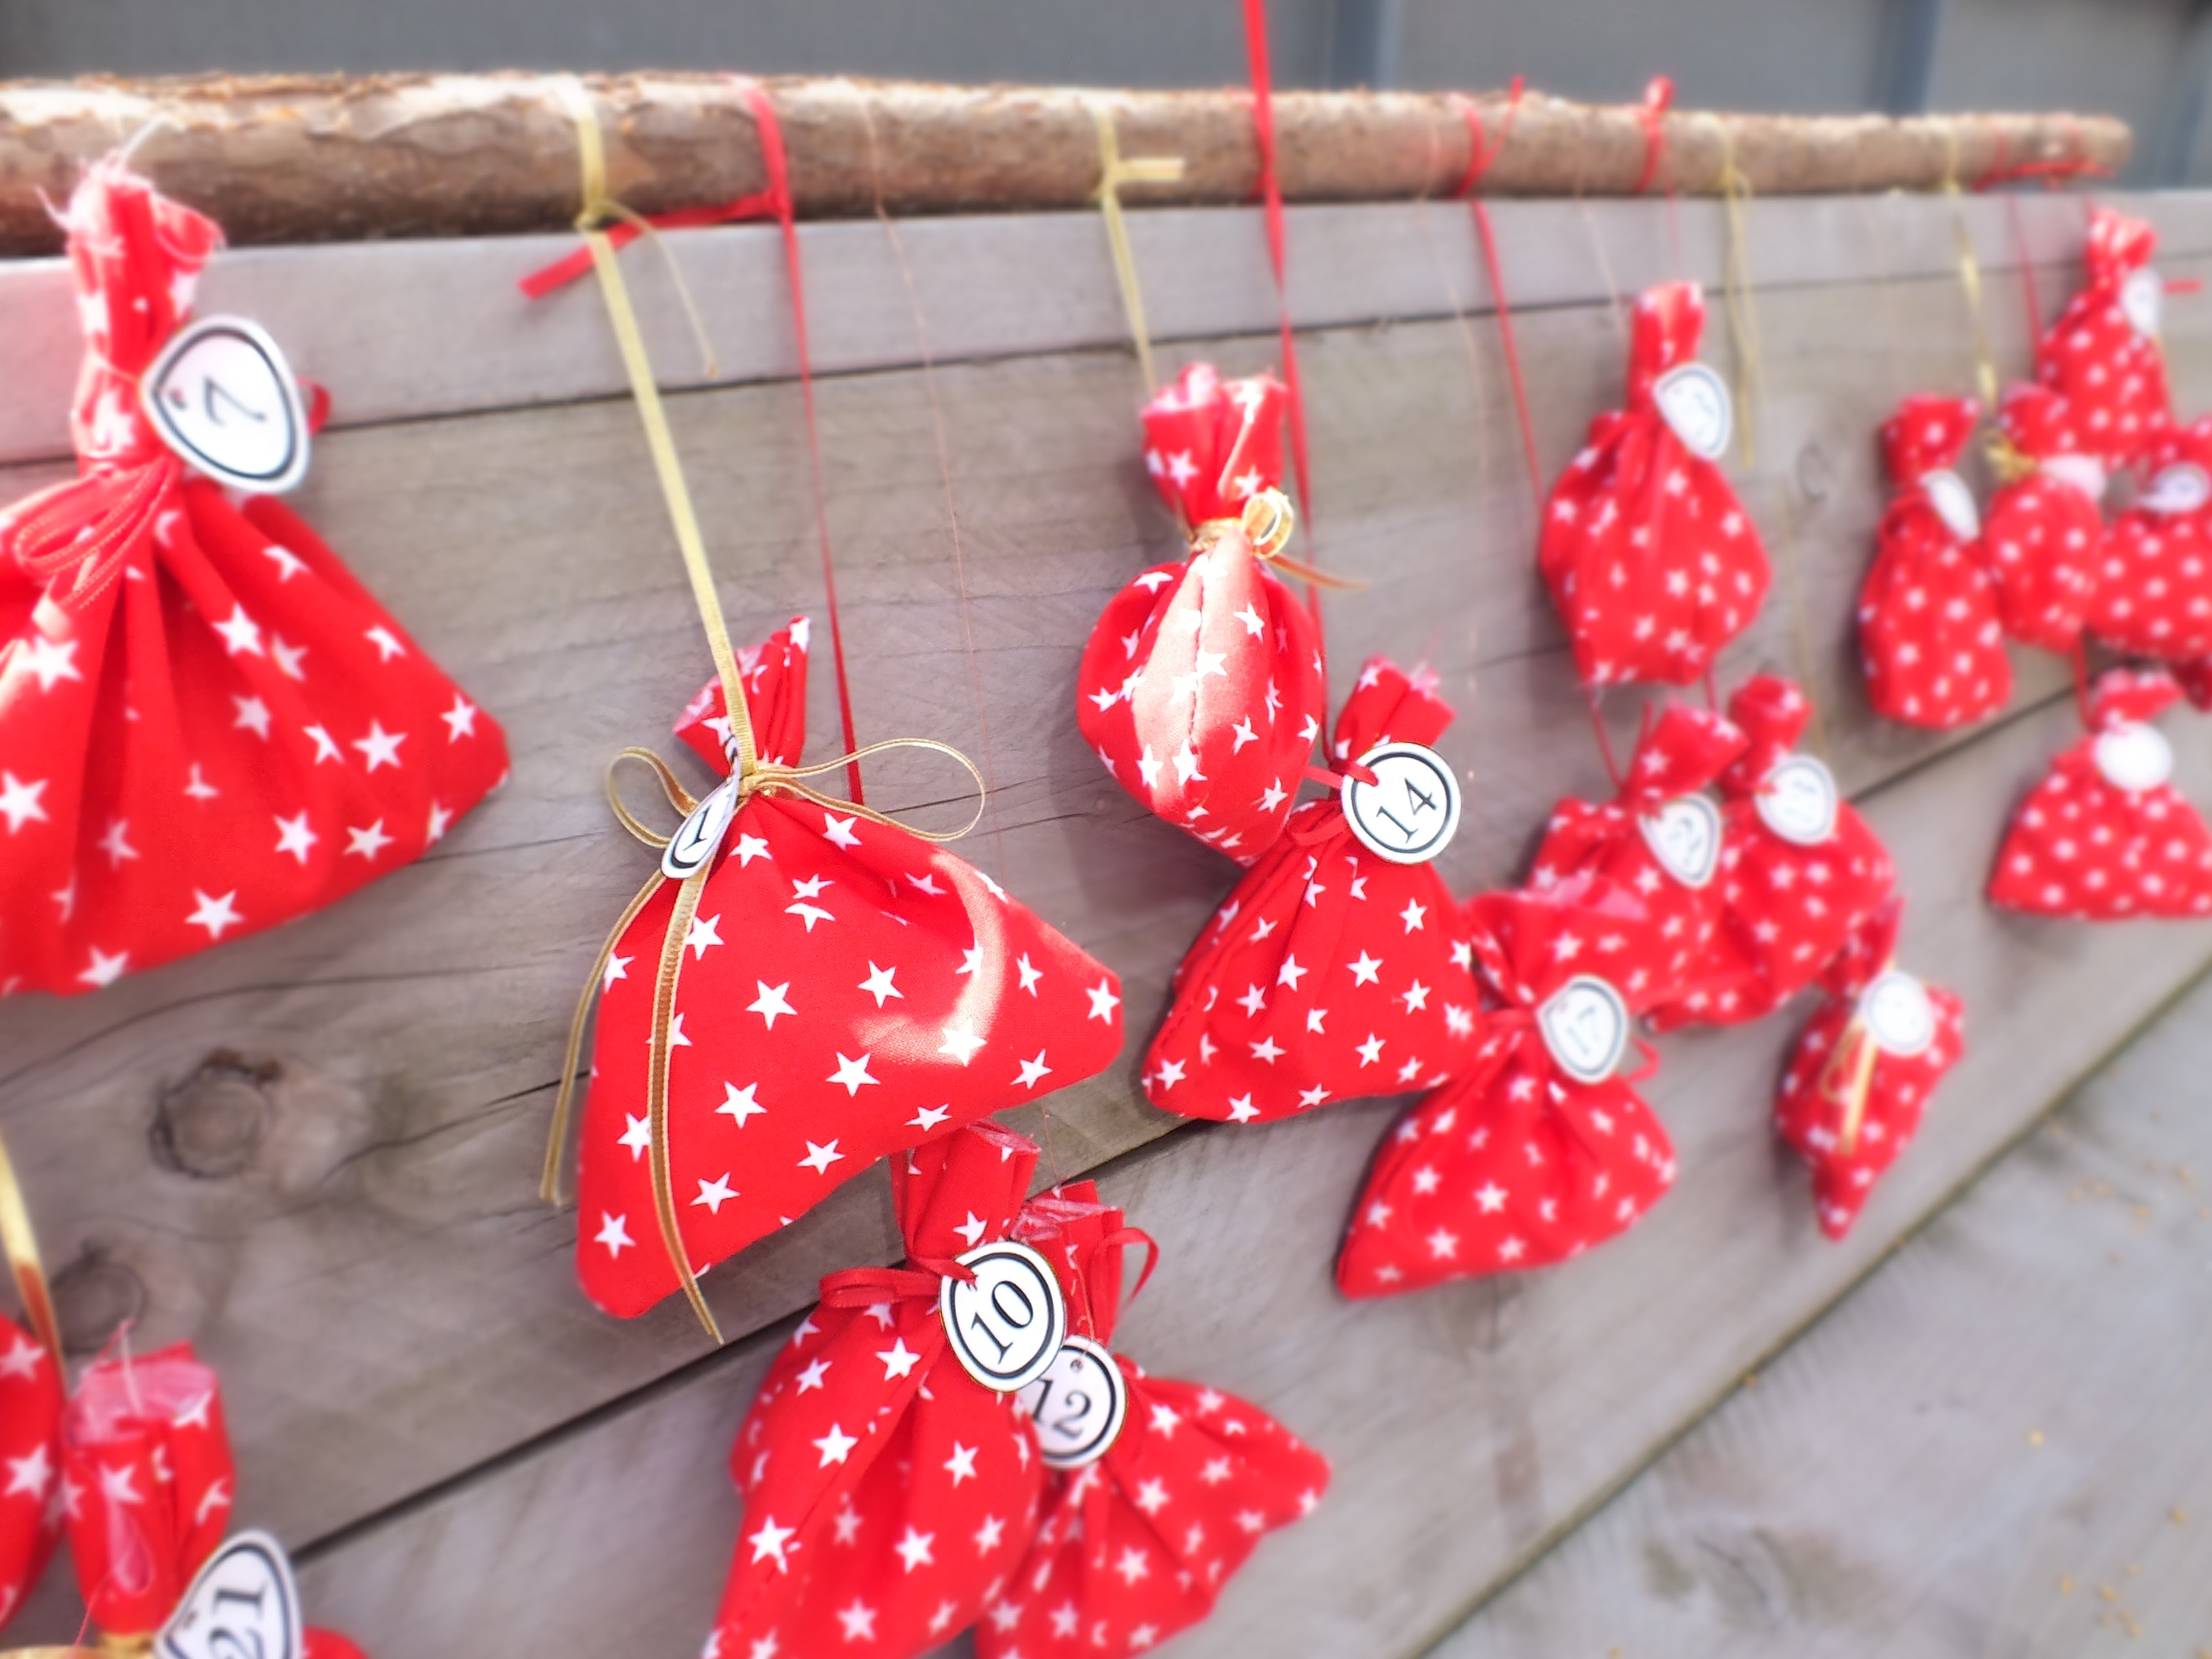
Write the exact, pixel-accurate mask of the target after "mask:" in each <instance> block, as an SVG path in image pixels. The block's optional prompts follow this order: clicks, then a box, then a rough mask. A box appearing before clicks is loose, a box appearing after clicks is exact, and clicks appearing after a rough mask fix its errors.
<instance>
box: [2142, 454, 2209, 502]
mask: <svg viewBox="0 0 2212 1659" xmlns="http://www.w3.org/2000/svg"><path fill="white" fill-rule="evenodd" d="M2206 501H2212V473H2207V472H2206V471H2204V469H2203V467H2201V466H2199V465H2197V463H2196V462H2194V461H2176V462H2175V463H2174V464H2173V465H2172V466H2162V467H2160V469H2159V470H2158V476H2157V477H2154V478H2153V479H2152V480H2151V481H2150V488H2149V489H2146V490H2144V491H2143V493H2142V495H2138V496H2136V506H2137V507H2143V508H2146V509H2148V511H2150V512H2153V513H2194V512H2195V511H2197V508H2198V507H2202V506H2203V505H2204V503H2205V502H2206Z"/></svg>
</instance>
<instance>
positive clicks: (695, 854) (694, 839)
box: [660, 778, 738, 881]
mask: <svg viewBox="0 0 2212 1659" xmlns="http://www.w3.org/2000/svg"><path fill="white" fill-rule="evenodd" d="M737 811H738V781H737V780H736V779H735V778H725V779H723V780H722V781H721V782H720V784H719V785H717V786H716V787H714V788H713V789H712V790H710V791H708V794H707V798H706V799H704V800H702V801H701V802H700V803H699V804H698V805H696V806H695V807H693V808H692V809H691V811H690V814H689V815H688V816H687V817H685V818H684V822H683V823H680V824H678V826H677V829H676V834H675V836H674V837H673V838H672V839H671V841H670V842H669V843H668V845H667V846H665V847H664V848H661V851H660V873H661V874H662V875H664V876H665V877H667V878H669V880H671V881H682V880H683V879H684V878H685V877H687V876H689V875H690V874H691V873H692V872H695V871H696V870H700V869H702V868H704V867H705V866H706V865H707V863H708V860H711V859H712V858H713V857H714V849H715V848H718V847H720V845H721V844H722V837H723V836H726V835H727V834H729V832H730V820H731V819H732V818H733V817H736V816H737Z"/></svg>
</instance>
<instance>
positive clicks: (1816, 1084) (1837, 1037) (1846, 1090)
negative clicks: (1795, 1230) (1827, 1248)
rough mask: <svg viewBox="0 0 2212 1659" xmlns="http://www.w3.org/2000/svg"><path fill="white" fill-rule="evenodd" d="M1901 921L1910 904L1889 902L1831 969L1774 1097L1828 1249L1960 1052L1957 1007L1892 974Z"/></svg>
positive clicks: (1940, 993) (1948, 997)
mask: <svg viewBox="0 0 2212 1659" xmlns="http://www.w3.org/2000/svg"><path fill="white" fill-rule="evenodd" d="M1904 915H1905V901H1904V900H1903V899H1902V898H1899V897H1895V896H1893V897H1891V898H1890V899H1889V900H1887V902H1884V903H1883V904H1882V905H1881V906H1880V907H1879V908H1877V909H1875V912H1874V913H1873V914H1872V915H1869V916H1868V917H1867V919H1866V921H1864V922H1863V923H1862V924H1861V925H1860V927H1859V930H1858V932H1857V933H1855V934H1853V935H1852V937H1851V940H1850V944H1848V945H1845V946H1844V949H1843V950H1842V951H1840V952H1838V955H1837V956H1836V958H1835V960H1834V961H1832V962H1831V963H1829V964H1828V966H1827V969H1826V970H1825V971H1824V972H1823V973H1822V974H1821V975H1820V983H1821V986H1822V988H1823V989H1825V990H1826V993H1827V995H1826V997H1825V998H1824V999H1823V1000H1822V1001H1821V1003H1820V1007H1819V1008H1818V1009H1816V1010H1815V1011H1814V1014H1813V1018H1811V1019H1809V1020H1808V1021H1807V1022H1806V1024H1805V1029H1804V1030H1802V1032H1800V1033H1799V1034H1798V1037H1797V1042H1796V1047H1794V1048H1792V1049H1791V1050H1790V1060H1789V1063H1788V1065H1787V1066H1784V1070H1783V1073H1782V1083H1781V1086H1780V1087H1779V1088H1778V1090H1777V1091H1775V1097H1774V1127H1775V1128H1776V1129H1777V1130H1778V1131H1779V1132H1780V1133H1781V1135H1782V1138H1783V1139H1784V1140H1786V1141H1788V1142H1789V1143H1790V1146H1792V1147H1794V1148H1796V1152H1797V1154H1798V1156H1799V1157H1801V1158H1803V1159H1804V1160H1805V1162H1806V1164H1808V1165H1809V1166H1810V1167H1811V1170H1812V1172H1813V1207H1814V1213H1815V1214H1816V1215H1818V1216H1819V1218H1820V1231H1822V1232H1824V1233H1826V1234H1827V1236H1828V1237H1831V1238H1841V1237H1843V1236H1844V1234H1845V1233H1847V1232H1849V1231H1850V1230H1851V1224H1852V1223H1853V1222H1855V1221H1857V1219H1858V1214H1859V1212H1860V1210H1861V1209H1863V1208H1864V1207H1865V1205H1866V1201H1867V1199H1868V1197H1869V1195H1870V1194H1872V1193H1873V1191H1874V1183H1875V1182H1876V1181H1878V1180H1880V1179H1881V1176H1882V1173H1883V1171H1885V1170H1887V1169H1888V1168H1889V1166H1890V1165H1891V1164H1894V1163H1895V1162H1897V1160H1898V1158H1899V1156H1900V1155H1901V1154H1902V1153H1903V1152H1904V1151H1905V1147H1906V1146H1908V1145H1909V1144H1910V1143H1911V1139H1912V1137H1913V1135H1914V1133H1916V1132H1917V1130H1918V1129H1919V1127H1920V1115H1921V1113H1922V1112H1923V1110H1924V1109H1926V1108H1927V1104H1928V1097H1929V1096H1930V1095H1931V1094H1933V1093H1934V1092H1935V1091H1936V1085H1937V1084H1938V1083H1940V1082H1942V1079H1943V1074H1944V1073H1946V1072H1948V1071H1949V1070H1950V1069H1951V1067H1952V1066H1955V1065H1956V1064H1958V1062H1959V1059H1960V1055H1961V1054H1963V1053H1964V1052H1965V1049H1964V1045H1963V1042H1962V1041H1961V1039H1960V1019H1961V1014H1962V1012H1963V1010H1962V1006H1961V1005H1960V1001H1959V999H1958V998H1957V997H1955V996H1954V995H1953V994H1951V993H1950V992H1948V991H1945V990H1940V989H1938V988H1937V987H1935V986H1932V985H1924V984H1923V983H1922V982H1921V981H1919V980H1917V979H1915V978H1914V977H1913V976H1912V975H1910V974H1907V973H1905V972H1903V971H1902V970H1901V969H1899V968H1898V966H1897V965H1896V961H1895V957H1896V954H1897V930H1898V924H1899V921H1902V920H1903V918H1904Z"/></svg>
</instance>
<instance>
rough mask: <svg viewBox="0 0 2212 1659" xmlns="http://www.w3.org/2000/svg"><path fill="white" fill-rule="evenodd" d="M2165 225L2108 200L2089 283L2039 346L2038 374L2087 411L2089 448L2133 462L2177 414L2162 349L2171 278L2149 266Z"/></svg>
mask: <svg viewBox="0 0 2212 1659" xmlns="http://www.w3.org/2000/svg"><path fill="white" fill-rule="evenodd" d="M2157 249H2158V233H2157V232H2156V231H2154V230H2153V229H2152V228H2150V226H2149V225H2148V224H2146V223H2145V222H2143V221H2142V220H2141V219H2133V218H2130V217H2129V216H2127V215H2126V214H2124V213H2115V212H2113V211H2112V210H2111V209H2110V208H2101V207H2100V208H2092V209H2091V210H2089V234H2088V239H2087V242H2086V243H2085V244H2084V246H2083V247H2082V250H2081V257H2082V262H2083V264H2085V265H2086V266H2087V276H2088V282H2087V284H2086V285H2085V286H2084V287H2083V288H2082V289H2081V292H2080V293H2078V294H2076V295H2075V296H2074V297H2073V298H2072V299H2070V300H2069V301H2067V302H2066V308H2065V310H2063V311H2062V312H2060V313H2058V316H2057V320H2055V321H2054V322H2052V324H2051V326H2050V327H2049V328H2048V329H2046V330H2045V331H2044V335H2043V338H2042V339H2041V341H2039V343H2037V345H2036V348H2035V374H2036V378H2037V379H2038V380H2040V381H2041V382H2042V383H2043V384H2044V385H2045V386H2049V387H2050V388H2051V390H2052V391H2053V392H2057V393H2058V395H2059V396H2061V397H2063V398H2065V399H2066V400H2067V401H2068V402H2069V403H2071V404H2075V406H2076V407H2077V408H2078V409H2080V410H2081V414H2082V428H2083V437H2084V442H2085V445H2086V447H2087V449H2088V451H2089V453H2092V454H2094V455H2097V456H2098V457H2100V459H2103V461H2104V462H2105V464H2106V465H2107V466H2112V467H2118V466H2124V465H2130V464H2132V463H2134V462H2136V461H2137V460H2139V459H2142V457H2143V456H2145V455H2147V454H2148V453H2149V452H2150V450H2151V448H2152V447H2153V446H2154V445H2155V444H2157V443H2158V442H2159V441H2160V440H2161V439H2162V438H2164V437H2165V435H2166V428H2168V427H2169V426H2170V425H2171V424H2172V421H2173V412H2172V411H2173V404H2172V398H2171V397H2170V395H2169V394H2168V392H2167V390H2166V358H2165V356H2164V354H2163V353H2161V352H2160V349H2159V343H2158V328H2159V313H2160V311H2161V310H2162V309H2163V305H2164V299H2165V285H2164V284H2163V283H2160V281H2159V276H2158V273H2157V272H2156V271H2155V270H2152V269H2151V266H2150V256H2151V255H2152V254H2153V253H2154V252H2156V251H2157Z"/></svg>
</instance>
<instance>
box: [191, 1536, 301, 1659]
mask: <svg viewBox="0 0 2212 1659" xmlns="http://www.w3.org/2000/svg"><path fill="white" fill-rule="evenodd" d="M306 1643H307V1633H306V1632H305V1630H304V1629H303V1628H302V1627H301V1622H300V1591H299V1587H298V1586H297V1585H296V1584H295V1583H293V1582H292V1564H291V1562H290V1561H289V1559H286V1557H285V1554H284V1547H283V1545H282V1544H279V1543H278V1542H277V1541H276V1540H275V1539H273V1538H271V1537H270V1535H269V1534H267V1533H265V1532H241V1533H240V1534H237V1535H236V1536H235V1537H234V1538H232V1539H230V1540H229V1541H227V1542H226V1543H225V1544H224V1545H223V1546H222V1548H221V1549H219V1550H217V1551H216V1553H214V1554H213V1555H210V1557H208V1559H207V1561H206V1563H205V1564H204V1565H203V1566H202V1567H201V1568H200V1570H199V1571H198V1573H197V1575H196V1576H195V1577H193V1579H192V1586H191V1589H188V1590H186V1591H185V1597H184V1600H183V1601H179V1602H178V1603H177V1610H176V1611H175V1612H174V1613H171V1614H170V1615H169V1622H168V1623H167V1624H166V1625H164V1626H161V1635H160V1636H159V1637H157V1638H155V1648H156V1650H157V1651H158V1652H159V1653H160V1655H161V1659H299V1656H300V1654H301V1650H302V1649H303V1648H304V1647H305V1646H306Z"/></svg>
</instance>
